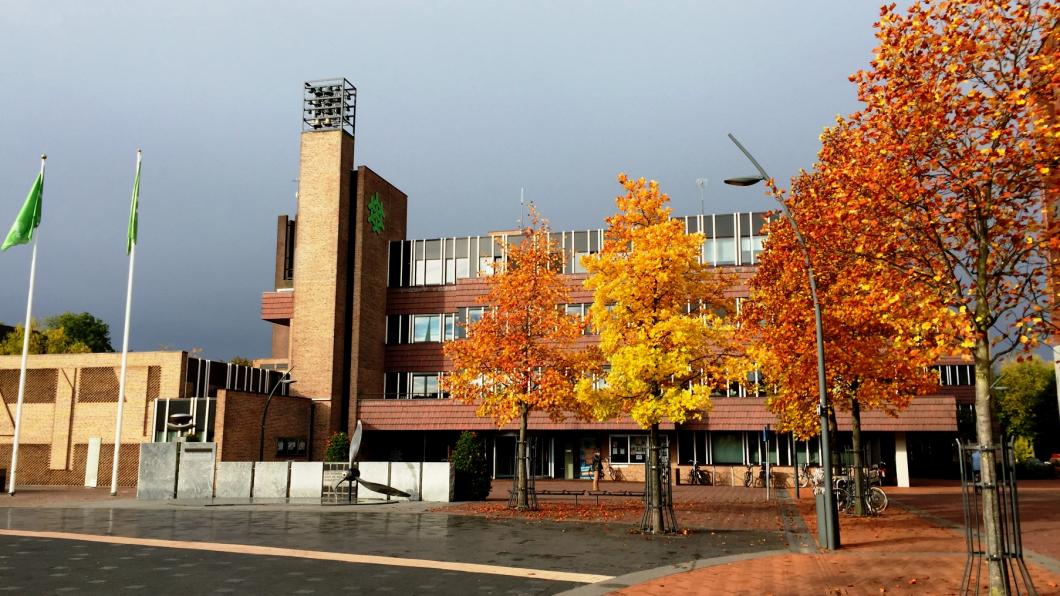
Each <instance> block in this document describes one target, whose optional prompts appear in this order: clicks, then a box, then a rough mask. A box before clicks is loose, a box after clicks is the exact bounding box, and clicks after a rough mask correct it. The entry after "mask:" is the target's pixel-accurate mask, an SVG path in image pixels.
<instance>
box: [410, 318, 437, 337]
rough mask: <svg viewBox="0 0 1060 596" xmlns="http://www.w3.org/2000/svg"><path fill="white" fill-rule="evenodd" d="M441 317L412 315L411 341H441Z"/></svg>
mask: <svg viewBox="0 0 1060 596" xmlns="http://www.w3.org/2000/svg"><path fill="white" fill-rule="evenodd" d="M441 328H442V317H441V315H413V316H412V341H413V342H432V341H442V334H441Z"/></svg>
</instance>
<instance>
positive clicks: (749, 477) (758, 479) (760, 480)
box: [743, 462, 777, 487]
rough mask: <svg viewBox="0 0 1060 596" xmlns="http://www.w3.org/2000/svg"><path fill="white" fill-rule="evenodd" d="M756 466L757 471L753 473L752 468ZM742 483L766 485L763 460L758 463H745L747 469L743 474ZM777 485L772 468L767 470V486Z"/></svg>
mask: <svg viewBox="0 0 1060 596" xmlns="http://www.w3.org/2000/svg"><path fill="white" fill-rule="evenodd" d="M756 466H757V467H758V473H757V474H755V473H754V468H755V467H756ZM743 485H744V486H746V487H751V486H760V487H765V485H766V464H765V462H762V463H759V464H747V470H746V471H745V472H744V474H743ZM776 485H777V477H776V474H774V473H773V471H772V470H770V471H769V486H773V487H775V486H776Z"/></svg>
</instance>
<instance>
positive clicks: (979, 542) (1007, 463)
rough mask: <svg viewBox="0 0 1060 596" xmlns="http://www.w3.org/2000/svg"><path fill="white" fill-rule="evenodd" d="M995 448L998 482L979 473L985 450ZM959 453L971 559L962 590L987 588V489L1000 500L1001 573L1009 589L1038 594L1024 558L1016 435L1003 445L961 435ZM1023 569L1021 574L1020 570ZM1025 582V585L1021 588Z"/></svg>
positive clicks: (966, 566)
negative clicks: (976, 441) (968, 439)
mask: <svg viewBox="0 0 1060 596" xmlns="http://www.w3.org/2000/svg"><path fill="white" fill-rule="evenodd" d="M988 451H989V452H993V454H994V455H995V458H994V461H995V462H996V466H997V468H996V471H995V478H996V482H995V483H994V484H989V483H985V482H983V481H982V479H981V478H980V477H979V469H978V468H979V466H980V462H982V461H983V458H982V454H983V453H985V452H988ZM957 455H958V462H959V467H960V470H961V499H962V502H963V505H964V541H965V545H966V547H967V551H968V559H967V561H966V562H965V564H964V575H963V576H962V578H961V594H979V593H980V591H981V590H982V589H983V583H982V580H983V579H984V578H983V575H984V573H983V561H984V559H987V558H988V557H987V554H986V543H985V541H986V537H985V536H984V535H983V513H984V506H983V493H984V492H989V491H992V492H994V493H995V497H996V499H997V503H998V509H999V512H1000V513H999V516H998V518H999V519H998V521H999V526H1000V531H1001V544H1000V550H1001V552H1000V553H999V555H997V558H999V559H1000V560H1001V574H1002V577H1003V578H1004V581H1005V586H1006V593H1010V594H1030V595H1032V596H1033V595H1036V594H1037V593H1038V592H1037V591H1036V590H1035V589H1034V584H1033V583H1032V582H1031V576H1030V573H1029V572H1028V571H1027V564H1026V563H1025V562H1024V561H1023V539H1022V536H1021V531H1020V507H1019V494H1018V493H1017V491H1016V469H1015V463H1016V461H1015V456H1014V455H1013V452H1012V439H1009V441H1008V442H1005V441H1004V440H1002V442H1001V444H1000V445H995V446H990V445H977V444H971V443H968V444H965V443H961V440H960V439H957ZM1017 570H1018V571H1019V573H1018V574H1017V573H1016V571H1017ZM1021 585H1022V588H1021Z"/></svg>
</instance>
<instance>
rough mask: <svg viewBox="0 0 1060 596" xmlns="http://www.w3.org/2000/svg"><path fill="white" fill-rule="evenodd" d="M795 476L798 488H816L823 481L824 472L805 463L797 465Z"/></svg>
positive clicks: (816, 466) (813, 465) (814, 465)
mask: <svg viewBox="0 0 1060 596" xmlns="http://www.w3.org/2000/svg"><path fill="white" fill-rule="evenodd" d="M796 475H797V477H798V483H799V488H806V487H807V486H810V485H813V486H817V485H818V484H820V483H821V482H822V481H823V479H824V470H822V469H821V466H819V465H817V464H811V463H805V464H801V465H799V468H798V471H797V472H796Z"/></svg>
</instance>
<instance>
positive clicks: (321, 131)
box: [259, 81, 974, 483]
mask: <svg viewBox="0 0 1060 596" xmlns="http://www.w3.org/2000/svg"><path fill="white" fill-rule="evenodd" d="M306 89H307V94H306V97H307V100H306V101H307V103H306V107H305V111H304V114H303V122H304V123H305V126H304V127H303V132H302V137H301V148H302V153H301V161H300V168H301V175H300V181H299V193H298V206H297V209H298V211H297V214H296V215H294V216H286V215H283V216H280V217H279V218H278V222H277V241H276V253H275V263H276V269H275V272H276V273H275V288H273V289H272V290H270V291H267V292H265V293H264V294H263V296H262V305H261V313H262V314H261V316H262V319H263V320H265V321H267V322H269V323H270V324H271V325H272V354H271V357H270V358H268V359H264V360H262V361H259V362H260V363H261V364H262V365H268V366H272V367H276V368H280V369H285V368H288V369H289V370H290V371H291V375H292V377H293V378H295V379H297V381H298V384H297V385H295V386H293V389H292V391H293V392H294V393H295V394H297V395H301V396H305V397H307V398H310V399H312V400H313V401H314V404H315V408H316V409H317V411H318V415H317V416H316V417H315V419H316V421H317V422H316V427H315V428H314V431H315V432H314V436H315V437H317V440H316V441H315V442H314V444H313V445H312V446H311V448H312V454H313V456H314V458H316V459H319V458H321V457H322V455H323V450H324V448H325V444H326V442H325V438H326V437H327V436H329V435H330V434H331V433H333V432H336V431H349V430H350V429H351V428H352V426H353V425H354V423H355V421H356V420H361V421H362V423H363V424H364V427H365V430H366V434H365V442H364V449H365V450H366V453H367V455H366V457H369V458H376V459H394V460H413V461H420V460H425V461H437V460H441V459H445V458H446V457H447V456H448V450H449V448H450V447H451V446H452V445H453V444H454V443H455V440H456V437H457V435H458V433H459V432H460V431H463V430H476V431H480V432H482V433H483V434H484V435H485V436H486V437H487V439H488V444H489V456H490V459H491V465H492V466H493V470H494V474H495V476H497V477H504V476H508V475H511V474H512V470H513V462H514V450H515V426H514V425H509V426H506V427H502V428H497V427H496V426H495V425H494V424H493V422H492V421H491V420H489V419H484V418H480V417H478V416H476V415H475V407H474V406H473V405H466V404H461V403H458V402H454V401H453V400H450V399H448V396H446V395H444V394H443V393H442V392H441V391H440V390H439V386H440V380H441V379H442V378H443V377H444V375H445V374H446V373H447V372H449V371H451V370H452V363H451V362H450V361H449V360H448V359H447V358H446V357H445V354H444V350H443V348H444V345H445V343H446V342H449V341H456V340H459V339H460V338H461V337H462V336H463V326H464V325H465V324H467V323H471V322H474V321H475V320H476V319H477V318H479V317H481V316H482V315H483V312H484V306H485V305H483V304H482V303H481V302H480V298H481V297H482V296H483V295H484V294H486V293H487V291H488V284H487V283H486V278H488V276H489V275H491V274H492V272H493V271H494V269H495V268H496V266H497V263H498V262H502V261H503V260H504V259H505V254H504V253H505V248H504V247H505V245H506V242H507V241H508V240H509V239H511V237H512V236H514V235H517V234H518V233H519V232H517V231H515V232H510V231H509V232H492V233H482V232H477V235H469V236H460V237H448V238H430V239H409V238H406V235H405V229H406V225H405V224H406V215H407V210H408V198H407V197H406V195H405V194H404V193H402V192H401V191H400V190H398V189H397V188H396V187H394V186H393V185H392V184H390V183H389V182H387V181H386V180H384V179H383V178H382V177H380V176H379V175H378V174H376V173H375V172H373V171H372V170H371V169H369V168H368V167H366V166H354V165H353V149H354V130H353V125H352V122H350V123H346V122H343V123H339V122H334V123H333V124H332V125H330V126H326V125H314V123H317V124H319V119H318V118H317V117H316V116H317V112H315V111H314V110H316V109H317V108H318V105H319V104H317V103H314V101H318V100H316V99H315V98H320V97H323V98H325V99H326V98H329V97H334V96H335V94H336V93H341V94H343V95H344V97H349V96H351V91H352V97H353V98H354V99H355V97H356V90H355V89H352V86H350V85H349V84H348V82H346V81H338V82H323V83H307V87H306ZM321 89H323V90H321ZM325 105H327V104H325ZM347 124H348V125H347ZM420 209H422V210H424V211H426V210H428V209H429V206H421V207H420ZM601 215H603V214H601ZM682 221H683V223H684V225H685V228H686V230H687V231H688V232H689V233H695V232H702V233H703V234H704V237H705V241H704V244H703V249H702V255H701V258H702V259H703V260H704V262H707V263H709V264H711V265H713V266H716V267H723V268H726V269H727V270H729V271H730V272H732V273H733V274H735V278H736V279H737V280H738V282H737V283H736V285H734V286H733V287H732V288H731V290H730V292H731V295H732V296H733V297H734V298H735V299H736V301H737V305H739V301H740V300H741V299H742V298H743V297H745V296H746V295H747V288H746V285H745V283H746V281H747V280H748V279H749V278H750V276H751V275H752V274H753V273H754V270H755V259H756V257H757V255H758V253H759V251H760V250H761V248H762V240H763V237H762V233H761V232H762V227H763V224H764V222H765V214H763V213H730V214H711V215H696V216H690V217H685V218H683V219H682ZM554 238H555V241H556V244H557V246H560V247H562V249H563V255H564V264H563V274H564V278H565V279H566V282H567V283H568V284H569V286H570V290H571V298H570V300H571V303H570V304H566V305H560V306H562V307H563V308H565V309H566V311H567V313H568V314H569V315H571V316H578V317H583V316H585V314H586V311H587V309H588V306H589V304H590V303H591V302H592V295H591V293H590V292H589V291H587V290H586V289H585V288H584V285H583V283H584V280H585V278H586V274H585V272H584V270H582V269H581V265H580V257H582V256H584V255H587V254H592V253H595V252H598V251H599V250H600V249H601V247H602V245H603V242H604V232H603V230H602V229H599V228H596V229H585V230H574V231H563V232H555V233H554ZM583 341H585V342H586V343H589V342H594V341H597V338H595V337H594V336H592V335H586V336H585V337H584V340H583ZM939 374H940V388H939V391H938V394H937V395H932V396H925V397H918V398H917V399H915V400H914V401H913V404H912V405H911V406H910V407H909V408H908V409H907V410H905V411H903V412H901V413H899V414H898V415H897V416H896V417H893V416H889V415H887V414H885V413H881V412H871V411H870V412H864V413H863V431H864V432H865V437H866V444H867V445H868V446H869V447H868V451H869V453H868V456H869V458H870V461H887V462H892V464H893V467H894V469H895V471H896V472H897V476H898V478H899V481H900V482H902V483H907V482H908V479H909V477H910V475H936V474H937V473H940V471H942V470H944V469H945V468H947V467H948V466H950V465H951V460H950V455H949V447H948V446H949V445H950V444H951V443H952V438H953V437H954V436H955V433H956V432H957V429H958V418H959V410H960V408H962V407H966V405H967V404H969V403H970V401H971V385H972V384H973V383H974V378H973V375H972V374H971V373H970V366H969V365H967V364H966V363H964V362H962V361H959V360H954V361H952V362H943V363H940V365H939ZM766 425H775V419H774V417H773V416H772V415H771V414H770V413H769V412H768V411H767V410H766V408H765V403H764V398H763V397H762V396H759V395H748V392H747V389H746V388H745V387H744V385H743V384H742V383H741V382H740V380H738V379H734V380H733V382H732V383H730V385H729V386H728V387H722V388H719V390H718V393H717V395H716V396H715V399H714V409H713V410H712V411H711V412H710V413H709V415H704V416H703V418H702V419H701V420H696V421H692V422H689V423H686V424H682V425H680V426H675V425H673V424H669V425H663V430H664V431H665V432H664V437H665V439H664V440H666V441H667V442H668V444H669V449H668V453H669V457H670V462H671V465H673V466H674V467H675V468H678V469H687V468H688V466H689V464H690V463H691V462H692V461H693V460H695V461H698V462H701V463H705V464H707V465H708V466H712V467H713V469H714V471H715V476H716V478H717V480H718V481H719V482H724V481H725V478H726V477H727V476H728V477H732V478H735V477H736V476H737V474H738V475H739V477H740V479H742V474H743V471H744V466H745V465H747V464H751V463H755V462H759V461H761V459H762V458H764V457H766V456H767V454H768V457H769V458H770V459H771V460H772V461H773V463H774V464H777V465H779V466H782V467H783V466H791V465H792V464H794V463H795V462H796V461H799V462H805V461H807V460H809V461H819V460H820V454H819V452H818V447H817V443H816V441H811V442H809V443H802V442H795V441H793V440H792V438H791V437H790V436H788V435H779V436H778V435H776V434H773V433H770V434H769V435H768V436H766V440H765V441H763V440H762V437H763V428H764V427H765V426H766ZM839 428H840V431H841V434H842V431H849V417H847V416H845V415H844V414H843V413H842V412H840V413H839ZM530 430H531V434H532V444H533V447H534V464H533V465H534V471H535V473H536V474H538V475H540V476H543V477H555V478H578V477H582V476H585V475H586V473H587V469H588V465H589V463H590V462H591V457H592V454H593V452H594V451H596V450H597V449H599V450H600V451H601V452H602V453H603V454H605V457H607V458H609V459H610V462H611V463H612V465H613V466H614V467H616V468H619V469H620V470H622V471H623V472H624V473H625V476H626V477H627V478H630V479H634V478H638V477H642V474H643V471H642V468H643V466H642V465H641V464H643V461H644V458H645V456H646V441H647V433H646V431H645V430H643V429H641V428H639V427H638V426H637V425H636V424H635V423H633V421H632V420H631V419H628V418H625V419H621V418H620V419H616V420H611V421H607V422H586V421H578V420H568V421H564V422H553V421H550V420H549V419H548V418H547V417H545V416H544V415H536V414H535V415H532V417H531V420H530ZM841 442H842V439H841Z"/></svg>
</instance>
